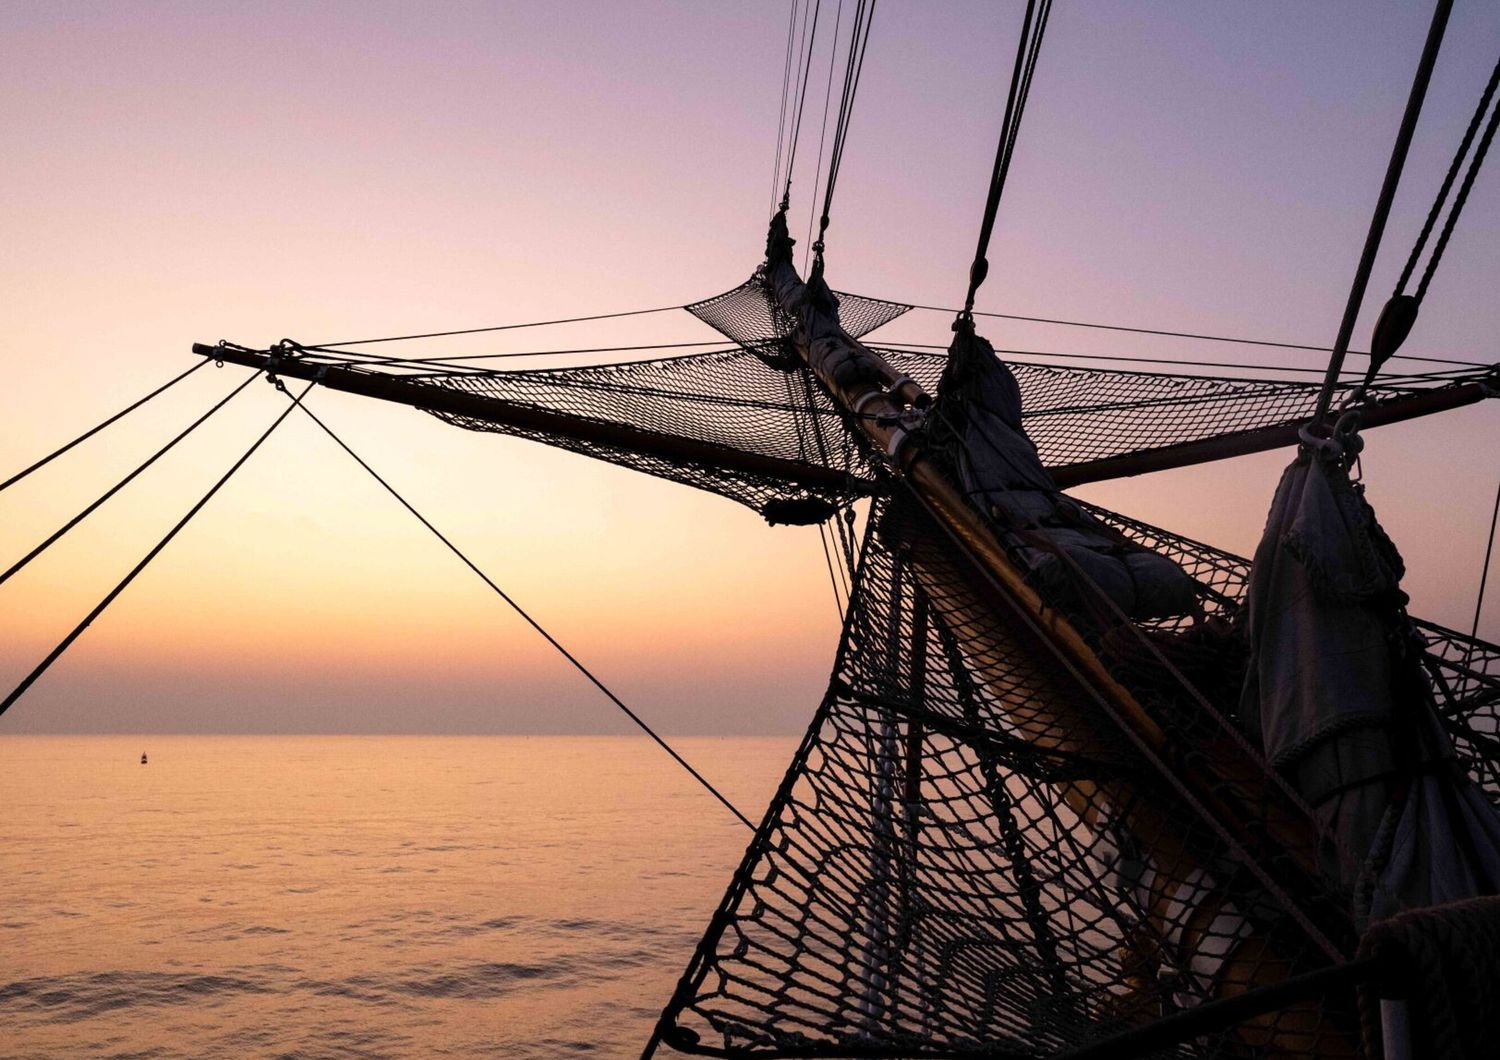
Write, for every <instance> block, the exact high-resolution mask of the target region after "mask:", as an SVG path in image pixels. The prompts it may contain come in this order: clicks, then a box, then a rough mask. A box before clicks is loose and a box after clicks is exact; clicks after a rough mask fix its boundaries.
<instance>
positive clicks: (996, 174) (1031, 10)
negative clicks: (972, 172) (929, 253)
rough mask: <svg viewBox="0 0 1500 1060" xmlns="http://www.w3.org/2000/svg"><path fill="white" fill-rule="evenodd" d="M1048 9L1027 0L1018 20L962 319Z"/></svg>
mask: <svg viewBox="0 0 1500 1060" xmlns="http://www.w3.org/2000/svg"><path fill="white" fill-rule="evenodd" d="M1051 12H1052V0H1041V2H1040V3H1038V2H1037V0H1027V3H1026V13H1025V15H1024V16H1023V17H1022V20H1021V35H1020V37H1019V38H1018V39H1017V41H1016V62H1015V67H1014V68H1013V69H1012V70H1011V75H1010V88H1009V90H1008V91H1007V92H1006V96H1005V117H1004V118H1003V119H1002V121H1001V123H1000V141H999V143H998V144H997V145H996V147H995V164H994V167H993V169H992V170H991V172H990V189H989V194H988V196H986V199H985V204H984V217H983V219H982V220H981V221H980V224H979V242H978V245H977V247H976V248H975V250H974V261H973V263H972V264H971V265H970V266H969V287H968V290H967V292H965V294H964V308H963V311H962V313H961V314H960V316H961V318H963V319H972V318H973V312H974V296H975V294H976V293H977V292H978V290H979V287H980V285H981V284H983V283H984V281H985V279H986V278H987V277H988V276H989V272H990V263H989V258H988V256H987V255H988V254H989V246H990V236H991V235H992V234H993V232H994V230H995V215H996V214H997V212H998V211H999V209H1000V196H1001V194H1002V193H1003V192H1004V191H1005V179H1006V176H1007V175H1008V174H1009V172H1010V160H1011V156H1012V155H1013V154H1014V153H1015V148H1016V134H1017V132H1018V131H1019V129H1020V127H1021V118H1022V116H1023V115H1024V114H1025V112H1026V100H1027V98H1028V96H1029V95H1030V93H1031V80H1032V77H1033V75H1034V74H1035V72H1036V61H1037V56H1038V55H1039V54H1040V53H1041V48H1042V37H1043V35H1044V34H1045V33H1046V31H1047V18H1048V16H1049V15H1050V14H1051Z"/></svg>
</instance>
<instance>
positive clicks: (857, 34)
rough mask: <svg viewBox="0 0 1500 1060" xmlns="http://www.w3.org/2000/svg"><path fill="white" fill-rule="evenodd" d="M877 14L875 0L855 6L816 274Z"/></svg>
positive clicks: (825, 190)
mask: <svg viewBox="0 0 1500 1060" xmlns="http://www.w3.org/2000/svg"><path fill="white" fill-rule="evenodd" d="M874 18H875V0H859V3H858V4H857V5H856V6H855V9H854V28H853V30H852V31H851V32H850V35H849V51H848V54H847V56H846V58H845V62H844V88H843V92H842V94H841V98H840V100H839V114H838V120H837V121H836V122H835V123H834V126H833V148H832V150H831V151H830V152H829V156H828V178H827V180H826V181H824V184H823V212H822V215H821V216H820V217H819V218H818V238H817V239H816V240H814V241H813V245H812V250H813V255H814V257H813V269H812V271H813V275H815V276H821V275H822V274H823V247H824V236H825V235H826V234H827V232H828V218H829V214H830V213H831V212H832V210H833V193H834V191H835V190H836V189H837V187H838V179H839V169H840V167H841V166H842V165H843V161H844V144H845V143H846V142H847V140H848V138H849V125H850V121H851V119H852V118H853V116H854V100H855V97H856V96H857V95H858V94H859V79H860V75H861V74H862V73H863V72H864V68H865V52H866V51H867V50H868V48H869V44H870V25H871V23H872V22H873V21H874Z"/></svg>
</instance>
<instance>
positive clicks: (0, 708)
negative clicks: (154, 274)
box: [0, 361, 317, 714]
mask: <svg viewBox="0 0 1500 1060" xmlns="http://www.w3.org/2000/svg"><path fill="white" fill-rule="evenodd" d="M203 363H205V364H206V363H207V362H206V361H205V362H203ZM252 378H253V377H252ZM316 385H317V384H316V383H308V384H307V386H306V387H304V388H303V390H302V393H300V394H298V395H297V396H296V397H294V398H292V403H291V404H290V405H288V406H287V407H286V408H285V409H283V410H282V411H281V414H280V415H278V416H277V417H276V419H275V420H273V421H272V422H271V426H269V427H267V428H266V429H265V432H264V433H263V434H262V435H261V436H260V437H259V438H257V439H255V441H254V442H253V443H251V445H250V448H249V449H246V450H245V452H244V454H243V455H242V456H241V457H240V458H239V459H238V460H236V461H235V462H234V463H233V464H232V465H230V468H229V470H228V471H226V472H224V474H223V476H222V477H221V478H220V479H219V481H217V482H215V483H214V484H213V485H212V486H211V487H210V488H209V490H208V492H207V493H205V494H204V495H203V496H202V497H200V498H199V499H198V503H196V504H194V505H193V506H192V507H191V508H189V509H188V513H187V514H186V515H184V516H183V517H182V518H181V519H179V520H178V521H177V525H175V526H173V527H172V529H170V530H168V531H167V534H166V536H165V537H163V538H162V539H161V540H160V541H158V542H157V543H156V544H155V545H154V546H153V547H152V549H151V551H150V552H147V553H146V555H145V558H143V559H142V560H141V561H140V562H139V563H137V564H136V565H135V566H134V567H132V568H131V570H130V573H129V574H127V575H125V577H124V578H122V579H120V583H119V584H118V585H116V586H115V587H114V588H113V589H111V590H110V591H109V592H108V593H107V594H106V595H105V597H104V599H103V600H100V601H99V603H98V604H97V605H96V606H95V607H94V609H93V610H92V611H90V612H89V613H88V614H87V615H86V616H84V619H83V621H82V622H80V623H78V625H76V626H74V627H73V631H72V632H71V633H69V634H68V635H67V636H66V637H64V638H63V639H62V642H61V643H60V644H58V646H57V647H55V648H53V649H52V651H51V652H49V653H48V655H47V657H46V658H45V659H43V660H42V661H41V662H40V663H38V664H37V666H36V669H34V670H32V671H31V673H29V674H27V675H26V678H25V679H24V680H23V681H22V682H21V683H20V684H19V685H17V686H16V687H15V689H14V690H13V691H12V692H11V693H10V695H8V696H6V697H5V699H4V701H3V702H0V714H4V713H5V712H6V711H7V710H9V709H10V705H11V704H12V703H14V702H15V701H16V700H18V699H20V698H21V696H23V695H25V693H26V690H27V689H28V688H30V687H31V686H32V685H33V684H35V683H36V680H37V678H39V677H41V676H42V674H44V673H46V672H47V668H48V667H50V666H51V665H52V664H53V663H54V662H56V661H57V659H58V657H59V656H60V655H62V653H63V652H65V651H67V650H68V648H69V647H70V646H71V645H72V644H73V642H74V641H75V640H77V639H78V638H79V637H80V636H81V635H82V634H83V631H84V630H86V629H88V628H89V626H90V625H92V624H93V621H94V619H96V618H98V617H99V616H100V615H101V614H103V613H104V609H105V608H106V607H108V606H109V605H110V604H112V603H113V602H114V600H115V598H116V597H117V596H119V595H120V594H121V593H122V592H124V591H125V588H126V586H128V585H129V584H130V583H131V582H133V581H135V579H136V577H137V576H138V575H139V574H140V573H141V571H143V570H145V569H146V567H147V566H148V565H149V564H150V562H151V561H152V560H154V559H155V558H156V557H157V555H159V554H160V553H161V550H162V549H164V548H166V547H167V545H168V544H169V543H171V541H172V539H173V538H174V537H176V536H177V535H178V533H180V532H181V530H182V528H183V527H185V526H187V524H188V523H189V522H191V521H192V518H193V516H195V515H197V514H198V513H199V512H200V511H202V510H203V506H204V505H206V504H207V503H208V502H209V501H210V500H211V499H213V495H214V494H215V493H218V492H219V490H220V489H222V488H223V486H224V484H225V483H226V482H228V481H229V480H230V479H231V478H232V477H233V476H234V473H235V472H236V471H238V470H239V469H240V468H241V467H243V466H244V464H245V461H247V460H249V459H250V457H251V456H252V455H253V454H254V453H255V451H256V450H257V449H259V448H260V447H261V445H262V443H264V442H265V440H266V439H267V438H269V437H271V433H272V432H273V431H275V430H276V428H277V427H279V426H281V424H282V421H283V420H285V419H286V418H287V417H288V416H289V415H291V412H292V409H294V408H299V407H300V406H301V404H302V399H303V398H305V397H306V396H307V392H308V391H309V390H311V389H312V388H313V387H314V386H316ZM276 389H278V390H280V391H282V392H283V393H285V392H286V387H285V386H283V385H282V383H281V381H280V380H277V381H276ZM288 396H289V397H290V395H288Z"/></svg>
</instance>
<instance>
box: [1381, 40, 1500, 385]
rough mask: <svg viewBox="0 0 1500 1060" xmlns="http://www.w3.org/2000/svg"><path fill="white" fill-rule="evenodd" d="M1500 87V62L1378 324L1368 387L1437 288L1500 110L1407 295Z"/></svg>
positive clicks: (1476, 152)
mask: <svg viewBox="0 0 1500 1060" xmlns="http://www.w3.org/2000/svg"><path fill="white" fill-rule="evenodd" d="M1497 83H1500V62H1497V63H1496V64H1495V70H1494V72H1493V73H1492V74H1491V75H1490V80H1489V83H1488V84H1486V85H1485V88H1484V92H1483V93H1481V94H1480V97H1479V106H1478V107H1476V108H1475V109H1474V116H1473V117H1472V118H1470V119H1469V126H1468V128H1467V129H1465V130H1464V136H1463V140H1462V141H1460V143H1459V145H1458V150H1457V151H1456V152H1455V153H1454V155H1453V161H1452V162H1451V163H1450V164H1449V166H1448V172H1447V174H1446V175H1445V176H1444V177H1443V184H1442V187H1440V188H1439V189H1438V193H1437V197H1436V198H1435V199H1433V202H1432V208H1431V209H1430V210H1428V211H1427V219H1426V221H1424V222H1423V224H1422V231H1421V232H1420V233H1419V234H1418V235H1417V241H1416V244H1415V245H1414V246H1413V247H1412V248H1411V256H1410V257H1408V258H1407V259H1406V267H1405V268H1404V269H1402V270H1401V278H1400V279H1399V280H1397V281H1396V290H1395V292H1394V293H1393V294H1392V295H1391V296H1390V298H1388V299H1386V303H1385V306H1384V308H1382V309H1381V311H1380V316H1379V318H1378V319H1377V320H1376V322H1375V333H1374V335H1373V336H1372V337H1371V340H1370V350H1371V354H1370V365H1369V369H1368V371H1367V372H1366V374H1365V384H1364V385H1365V386H1369V385H1370V380H1371V379H1373V378H1374V376H1375V373H1376V372H1377V371H1378V370H1379V369H1380V366H1381V365H1383V364H1384V363H1385V362H1386V361H1388V360H1390V359H1391V358H1392V357H1394V356H1396V351H1397V350H1399V349H1400V348H1401V344H1402V343H1403V342H1405V341H1406V337H1407V336H1408V335H1410V334H1411V329H1412V328H1413V327H1414V326H1415V325H1416V322H1417V316H1418V314H1419V312H1420V311H1421V308H1422V301H1423V299H1425V298H1426V297H1427V288H1428V285H1429V284H1431V283H1432V277H1433V274H1434V273H1435V272H1436V271H1437V267H1438V262H1440V261H1441V260H1442V258H1443V252H1444V251H1445V250H1447V248H1448V240H1449V239H1451V238H1452V236H1453V228H1454V226H1455V225H1456V224H1457V223H1458V217H1459V215H1460V214H1461V213H1463V209H1464V203H1466V202H1468V200H1469V191H1470V190H1471V189H1472V188H1473V187H1474V178H1475V177H1477V176H1478V175H1479V168H1480V167H1481V166H1482V165H1484V156H1485V154H1486V153H1488V151H1489V149H1490V143H1491V141H1493V140H1494V138H1495V128H1496V126H1497V125H1500V108H1497V109H1496V110H1495V112H1494V114H1492V115H1491V116H1490V120H1489V123H1488V124H1487V125H1486V127H1485V130H1484V135H1483V136H1482V137H1481V138H1480V140H1479V146H1478V148H1477V149H1475V151H1474V157H1473V158H1472V159H1470V162H1469V169H1468V172H1467V173H1465V174H1464V179H1463V183H1462V184H1461V185H1460V186H1459V189H1458V193H1457V195H1455V196H1454V198H1453V206H1452V208H1451V209H1450V210H1449V211H1448V219H1447V220H1446V221H1445V222H1444V223H1443V230H1442V232H1440V233H1439V234H1438V238H1437V242H1436V243H1435V244H1434V245H1433V248H1432V254H1431V256H1430V257H1429V258H1428V259H1427V268H1426V269H1425V270H1423V272H1422V279H1421V281H1420V282H1419V283H1418V284H1417V290H1416V293H1415V294H1407V293H1406V285H1407V283H1409V282H1410V280H1411V276H1412V272H1413V271H1414V270H1415V269H1416V267H1417V260H1418V259H1419V258H1420V257H1421V256H1422V250H1423V248H1424V247H1425V246H1426V245H1427V238H1428V237H1429V236H1430V235H1431V234H1432V229H1433V226H1434V225H1436V224H1437V219H1438V215H1439V214H1441V213H1442V211H1443V206H1444V205H1445V204H1446V203H1447V201H1448V195H1449V193H1450V192H1451V191H1452V190H1453V181H1454V180H1455V179H1457V177H1458V171H1459V169H1460V168H1461V167H1462V165H1463V160H1464V158H1466V157H1467V156H1468V154H1469V147H1470V146H1471V145H1472V144H1473V142H1474V134H1475V132H1477V131H1478V129H1479V126H1480V123H1481V122H1482V121H1483V120H1484V115H1485V112H1486V111H1487V110H1489V106H1490V100H1491V98H1492V97H1493V96H1494V94H1495V87H1496V84H1497Z"/></svg>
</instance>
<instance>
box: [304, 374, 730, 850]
mask: <svg viewBox="0 0 1500 1060" xmlns="http://www.w3.org/2000/svg"><path fill="white" fill-rule="evenodd" d="M294 404H295V406H296V407H299V408H301V409H302V411H303V412H305V413H306V414H307V416H308V418H309V419H311V420H312V421H313V422H314V423H315V424H317V425H318V426H319V427H320V428H322V430H323V433H324V434H326V435H328V437H329V438H331V439H333V441H334V442H335V443H336V444H337V445H338V447H339V448H340V449H342V450H343V451H344V452H345V453H347V454H349V456H350V458H351V459H353V461H354V462H355V463H356V464H358V465H359V466H360V467H362V468H364V469H365V471H366V472H368V473H369V475H370V477H371V478H373V479H374V480H375V481H376V482H378V483H379V484H380V485H381V486H382V487H383V488H384V489H385V491H386V492H387V493H389V494H390V495H391V496H392V497H394V498H395V499H396V501H397V502H398V503H399V504H400V505H401V506H402V507H403V508H405V509H406V510H407V511H408V512H410V513H411V514H412V515H413V516H414V517H415V518H416V520H417V521H418V522H419V523H421V524H422V525H423V526H424V527H426V528H427V529H428V530H429V531H430V532H431V533H432V535H433V536H434V537H436V538H437V539H438V540H439V541H440V542H442V543H443V545H444V546H446V547H447V549H448V551H450V552H452V553H453V554H454V555H455V556H457V557H458V558H459V560H461V561H462V562H463V564H464V566H466V567H468V568H469V569H470V570H471V571H473V572H474V573H475V574H476V575H478V576H479V579H480V581H482V582H484V584H485V585H487V586H489V587H490V589H491V590H493V591H494V593H495V595H497V596H499V597H500V599H502V600H504V601H505V603H506V604H508V605H509V606H510V609H511V610H512V611H514V612H515V613H516V614H517V615H519V616H520V617H521V618H522V619H523V620H524V621H525V622H526V624H527V625H529V626H530V627H531V628H532V629H534V630H536V632H537V633H539V634H541V636H542V639H543V640H545V641H546V642H547V643H548V644H550V645H552V647H553V648H555V649H557V652H558V654H560V655H561V656H562V657H563V658H564V659H566V660H567V661H568V662H569V663H571V664H572V666H573V668H574V669H575V670H577V671H578V672H579V673H580V674H582V675H583V676H584V677H586V678H587V679H588V681H589V683H590V684H592V685H593V686H594V687H595V688H597V689H598V690H599V691H600V692H602V693H604V695H605V697H606V698H608V699H609V701H610V702H611V703H613V704H614V705H615V706H616V707H618V708H619V709H620V710H621V711H622V712H623V713H624V714H625V716H626V717H628V718H629V719H630V720H631V721H632V722H634V723H635V725H636V727H637V728H639V729H640V730H641V731H642V732H644V733H645V734H646V735H647V736H649V737H651V739H652V740H654V741H655V742H656V744H657V746H659V747H661V749H662V750H664V751H666V752H667V754H669V755H671V756H672V759H673V761H675V762H676V763H677V764H678V765H680V766H681V767H682V768H683V769H685V770H687V772H688V773H689V774H690V775H691V776H692V778H693V779H694V780H696V781H697V782H698V783H699V784H701V785H702V786H703V788H704V789H705V790H706V791H708V793H709V794H710V795H712V796H713V797H714V798H716V799H718V800H719V802H721V803H722V804H723V805H724V807H725V808H726V809H728V810H729V812H730V813H732V814H734V815H735V817H737V818H739V821H740V823H741V824H743V825H744V826H745V827H746V828H751V829H753V828H754V827H755V826H754V825H753V824H751V823H750V819H749V818H748V817H746V816H745V815H744V814H743V813H741V812H740V811H739V809H737V808H736V807H735V805H734V803H732V802H730V801H729V799H728V798H726V797H725V796H724V795H723V794H722V793H721V792H720V791H719V789H718V788H716V787H714V786H713V784H712V783H710V782H709V781H708V779H707V778H705V777H704V776H703V774H702V773H699V772H698V770H696V769H694V768H693V766H692V765H691V764H689V762H688V761H687V759H685V758H683V757H682V755H680V754H678V753H677V751H676V750H675V749H674V748H673V747H672V745H671V744H669V743H667V741H666V740H664V739H662V737H661V736H659V735H658V734H657V732H656V730H654V729H653V728H651V726H650V725H648V724H646V722H645V720H643V719H642V718H641V716H640V715H639V714H637V713H636V712H635V711H633V710H631V709H630V708H629V707H627V706H626V705H625V703H624V701H623V700H621V699H620V697H619V696H617V695H615V693H614V692H612V691H611V690H610V689H609V687H608V686H607V685H605V684H604V682H603V681H601V680H599V678H597V677H595V676H594V674H593V672H592V671H591V670H589V668H588V667H586V666H584V665H583V663H581V662H579V660H578V658H577V656H575V655H574V654H573V653H572V652H570V651H569V650H568V649H567V648H565V647H563V645H562V643H561V642H560V641H559V640H557V638H556V637H554V636H553V635H552V634H551V633H549V632H547V630H546V629H545V628H544V627H543V626H542V625H541V624H540V623H539V622H537V620H536V619H534V618H532V617H531V615H530V614H529V613H528V612H527V611H526V609H525V608H523V607H522V606H521V605H520V604H518V603H516V601H515V600H514V599H513V598H512V597H511V596H510V594H509V593H507V592H506V591H505V590H504V589H502V588H500V586H499V585H497V584H495V582H494V580H493V579H491V578H490V576H489V575H487V574H485V573H484V571H482V570H481V569H480V568H479V566H478V565H477V564H475V563H474V561H473V560H471V559H470V558H469V557H468V556H467V555H465V554H464V553H463V551H462V550H460V549H459V547H458V546H457V545H455V544H454V543H453V542H452V541H450V540H449V539H448V537H447V536H446V535H445V534H444V533H443V532H442V531H441V530H439V529H438V528H437V527H436V526H434V525H433V524H432V522H431V521H430V520H428V518H427V517H426V516H424V515H423V514H422V513H421V512H419V511H418V510H417V509H416V508H415V507H414V506H413V505H412V503H411V502H410V501H408V500H407V499H406V498H405V497H404V496H402V495H401V493H400V492H399V491H398V490H397V489H396V487H394V486H392V485H391V484H390V483H389V482H387V481H386V480H385V479H384V478H383V477H382V476H381V475H380V473H379V472H377V471H376V470H375V469H374V468H373V467H371V466H370V465H369V464H367V463H366V462H365V461H364V459H363V458H362V457H361V456H360V455H359V454H358V453H356V452H355V451H354V450H353V449H351V448H350V447H349V445H348V444H347V443H346V442H345V441H344V440H343V439H342V438H340V437H339V436H338V435H337V434H335V433H334V431H333V429H332V428H331V427H329V426H328V424H326V423H324V422H323V421H322V420H321V419H319V418H318V416H317V415H316V414H315V413H314V412H313V411H312V410H311V409H309V408H307V407H306V406H305V405H302V404H301V399H300V398H299V399H298V400H297V402H295V403H294ZM287 411H288V412H290V411H291V409H290V408H289V409H288V410H287Z"/></svg>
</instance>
